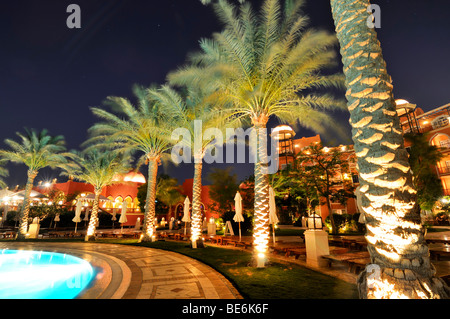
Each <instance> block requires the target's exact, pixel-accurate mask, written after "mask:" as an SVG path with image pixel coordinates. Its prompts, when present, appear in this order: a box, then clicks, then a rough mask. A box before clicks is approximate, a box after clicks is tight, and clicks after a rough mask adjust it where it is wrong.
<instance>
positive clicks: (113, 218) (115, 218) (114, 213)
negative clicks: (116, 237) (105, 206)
mask: <svg viewBox="0 0 450 319" xmlns="http://www.w3.org/2000/svg"><path fill="white" fill-rule="evenodd" d="M111 220H112V222H113V224H112V228H113V229H114V223H115V221H116V220H117V217H116V212H113V214H112V218H111Z"/></svg>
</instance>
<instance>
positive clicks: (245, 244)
mask: <svg viewBox="0 0 450 319" xmlns="http://www.w3.org/2000/svg"><path fill="white" fill-rule="evenodd" d="M232 243H233V244H234V247H244V249H247V247H251V246H253V243H252V242H249V241H234V242H232Z"/></svg>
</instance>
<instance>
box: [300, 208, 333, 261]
mask: <svg viewBox="0 0 450 319" xmlns="http://www.w3.org/2000/svg"><path fill="white" fill-rule="evenodd" d="M305 245H306V264H307V265H310V266H313V267H324V266H326V264H327V262H326V260H325V259H323V258H322V257H321V256H324V255H329V254H330V248H329V245H328V233H327V232H326V231H324V230H323V223H322V218H321V217H320V216H319V215H317V214H316V213H312V214H311V215H310V216H309V217H308V230H306V231H305Z"/></svg>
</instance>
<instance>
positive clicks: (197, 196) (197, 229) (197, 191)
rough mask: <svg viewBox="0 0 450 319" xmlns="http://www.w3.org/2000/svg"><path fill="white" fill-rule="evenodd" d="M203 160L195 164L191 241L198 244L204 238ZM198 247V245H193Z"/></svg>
mask: <svg viewBox="0 0 450 319" xmlns="http://www.w3.org/2000/svg"><path fill="white" fill-rule="evenodd" d="M202 168H203V163H202V158H200V159H199V161H198V162H197V161H196V163H195V168H194V182H193V187H192V216H191V223H192V224H191V241H192V243H194V242H196V241H197V240H198V239H200V237H201V236H202V211H201V204H200V203H201V195H202ZM193 247H196V245H193Z"/></svg>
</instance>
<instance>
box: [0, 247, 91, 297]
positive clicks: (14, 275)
mask: <svg viewBox="0 0 450 319" xmlns="http://www.w3.org/2000/svg"><path fill="white" fill-rule="evenodd" d="M94 277H95V271H94V269H93V267H92V266H91V265H90V264H89V263H88V262H87V261H86V260H84V259H80V258H77V257H74V256H71V255H67V254H60V253H53V252H44V251H29V250H9V249H3V250H2V251H0V299H73V298H76V297H77V296H78V295H79V294H80V292H81V291H83V290H84V289H85V288H86V287H88V286H89V284H90V283H91V282H92V280H93V278H94Z"/></svg>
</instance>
